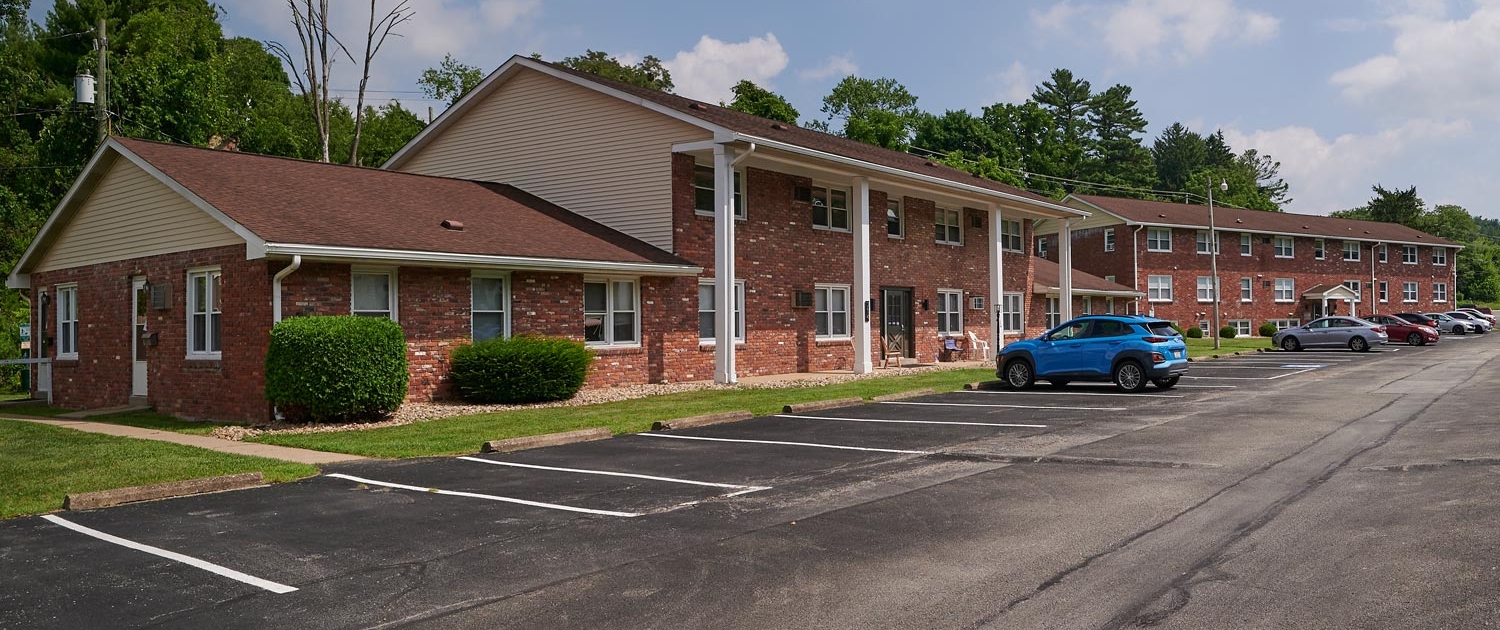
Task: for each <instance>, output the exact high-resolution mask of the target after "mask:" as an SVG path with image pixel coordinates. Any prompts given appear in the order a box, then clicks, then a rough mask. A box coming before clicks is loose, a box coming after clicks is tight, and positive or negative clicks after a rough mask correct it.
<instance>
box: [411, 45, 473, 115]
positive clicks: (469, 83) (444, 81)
mask: <svg viewBox="0 0 1500 630" xmlns="http://www.w3.org/2000/svg"><path fill="white" fill-rule="evenodd" d="M483 80H484V72H482V71H480V69H479V68H476V67H474V66H470V65H466V64H463V63H459V61H458V60H456V59H454V58H453V54H452V53H448V54H446V55H443V61H442V62H441V63H439V64H438V67H436V68H428V69H426V70H423V71H422V76H421V78H419V79H417V86H419V87H420V88H421V89H422V93H423V94H426V95H427V96H428V97H429V98H435V99H438V100H443V101H447V102H448V105H449V106H452V105H453V104H454V103H457V102H458V99H461V98H463V97H464V95H465V94H468V93H469V90H472V89H474V87H475V86H477V85H479V82H480V81H483Z"/></svg>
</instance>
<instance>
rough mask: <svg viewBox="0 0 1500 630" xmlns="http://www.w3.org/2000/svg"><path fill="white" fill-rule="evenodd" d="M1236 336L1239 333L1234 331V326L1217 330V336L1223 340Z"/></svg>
mask: <svg viewBox="0 0 1500 630" xmlns="http://www.w3.org/2000/svg"><path fill="white" fill-rule="evenodd" d="M1238 334H1240V331H1238V330H1235V329H1234V326H1225V327H1223V328H1220V329H1219V336H1220V337H1222V338H1224V339H1234V336H1235V335H1238Z"/></svg>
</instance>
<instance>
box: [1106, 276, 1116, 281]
mask: <svg viewBox="0 0 1500 630" xmlns="http://www.w3.org/2000/svg"><path fill="white" fill-rule="evenodd" d="M1104 281H1105V282H1114V281H1115V277H1114V276H1104Z"/></svg>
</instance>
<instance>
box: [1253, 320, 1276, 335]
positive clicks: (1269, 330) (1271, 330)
mask: <svg viewBox="0 0 1500 630" xmlns="http://www.w3.org/2000/svg"><path fill="white" fill-rule="evenodd" d="M1277 330H1278V329H1277V328H1276V324H1272V323H1271V322H1266V323H1264V324H1261V325H1260V328H1257V329H1255V334H1257V335H1260V336H1262V337H1270V336H1272V335H1275V334H1276V331H1277Z"/></svg>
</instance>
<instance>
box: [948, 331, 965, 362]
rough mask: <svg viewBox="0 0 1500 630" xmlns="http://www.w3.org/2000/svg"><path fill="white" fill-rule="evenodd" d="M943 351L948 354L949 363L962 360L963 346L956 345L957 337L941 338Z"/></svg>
mask: <svg viewBox="0 0 1500 630" xmlns="http://www.w3.org/2000/svg"><path fill="white" fill-rule="evenodd" d="M943 351H944V352H947V353H948V360H949V361H957V360H959V359H962V358H963V354H964V349H963V346H960V345H958V338H957V337H943Z"/></svg>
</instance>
